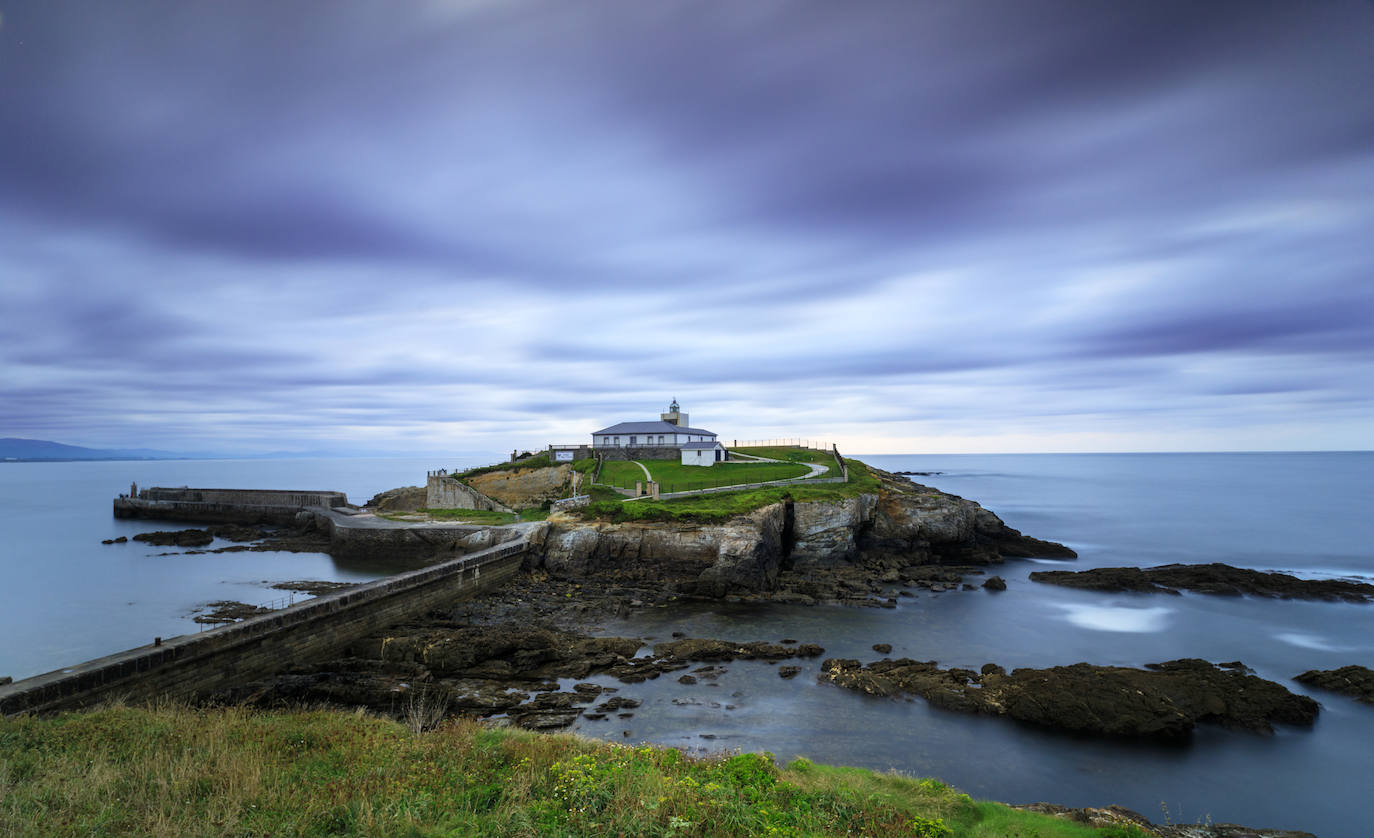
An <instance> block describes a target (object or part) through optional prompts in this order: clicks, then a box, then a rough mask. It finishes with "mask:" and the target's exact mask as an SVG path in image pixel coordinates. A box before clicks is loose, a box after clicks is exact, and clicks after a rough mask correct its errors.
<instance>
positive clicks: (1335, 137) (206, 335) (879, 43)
mask: <svg viewBox="0 0 1374 838" xmlns="http://www.w3.org/2000/svg"><path fill="white" fill-rule="evenodd" d="M0 15H3V18H0V436H19V437H33V438H42V439H53V440H57V441H61V442H67V443H72V444H81V445H93V446H149V447H159V448H170V449H178V450H207V449H211V450H219V451H233V452H254V451H266V450H280V449H289V450H295V449H329V450H340V451H371V452H380V451H396V452H401V451H426V452H428V451H436V450H439V451H485V450H490V451H501V450H509V449H510V448H511V447H513V446H516V445H519V446H521V447H530V446H535V445H543V444H545V443H547V442H567V441H580V440H584V439H586V438H587V433H588V432H589V431H590V430H592V429H593V428H596V427H600V426H603V425H608V424H611V423H613V422H617V421H621V420H627V419H646V418H655V417H656V415H657V413H658V412H659V411H661V410H662V409H664V407H665V406H666V403H667V402H668V401H669V400H670V399H672V398H674V397H676V398H677V399H678V400H679V401H681V402H682V404H683V409H684V410H687V411H688V412H689V413H690V414H691V416H692V421H693V424H695V425H699V426H703V427H707V428H710V429H712V430H715V431H717V432H719V433H720V434H721V435H722V437H723V438H725V439H727V440H730V439H734V438H751V437H764V436H783V435H788V436H808V437H812V438H822V439H831V440H834V441H836V442H838V443H839V444H840V446H841V449H842V450H848V451H851V452H891V453H896V452H936V451H940V452H944V451H973V452H983V451H1118V450H1122V451H1131V450H1237V449H1239V450H1246V449H1351V448H1360V449H1365V448H1370V447H1371V445H1370V438H1371V428H1374V421H1372V420H1374V410H1372V409H1371V408H1374V4H1371V3H1370V2H1368V0H1345V2H1340V0H1330V1H1329V2H1320V3H1313V2H1301V1H1300V0H1293V2H1258V0H1240V2H1218V0H1209V2H1206V3H1198V2H1195V0H1183V2H1161V0H1138V1H1137V2H1131V1H1130V0H1122V1H1118V2H1100V0H1082V2H1060V1H1059V0H1056V1H1055V2H1025V0H1005V2H982V1H981V0H980V2H967V3H949V2H917V1H916V0H894V2H880V0H873V2H861V3H835V2H814V3H808V2H775V1H774V0H751V2H748V3H740V2H719V3H711V2H699V0H693V1H692V2H685V1H684V2H674V0H655V1H654V2H645V0H619V1H618V2H617V1H612V0H583V2H577V3H569V2H564V0H547V2H533V1H531V2H524V1H523V0H500V2H496V1H495V0H493V2H482V0H411V1H410V2H373V1H372V0H369V1H368V2H362V1H361V0H359V1H358V2H353V0H348V1H347V2H344V0H318V2H292V3H281V2H277V1H276V0H271V2H258V0H236V2H234V3H222V2H185V1H184V0H180V1H179V2H171V1H170V0H164V2H145V0H122V2H117V3H116V2H109V0H89V1H88V2H80V1H79V0H61V2H57V1H56V0H54V1H53V2H43V1H42V0H18V2H15V0H0Z"/></svg>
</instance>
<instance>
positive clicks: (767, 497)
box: [585, 460, 880, 523]
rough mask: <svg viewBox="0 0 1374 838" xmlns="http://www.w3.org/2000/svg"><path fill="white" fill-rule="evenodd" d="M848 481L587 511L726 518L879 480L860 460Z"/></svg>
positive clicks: (864, 488) (848, 493)
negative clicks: (790, 500)
mask: <svg viewBox="0 0 1374 838" xmlns="http://www.w3.org/2000/svg"><path fill="white" fill-rule="evenodd" d="M848 462H849V482H848V483H820V484H813V485H807V484H805V483H800V484H796V483H794V484H791V485H787V486H774V487H769V488H763V489H747V490H744V491H739V492H718V493H715V492H713V493H711V494H706V495H697V496H694V497H686V498H672V499H670V500H659V501H646V500H636V501H633V502H631V503H621V502H620V501H619V500H598V501H593V502H592V503H591V504H588V506H587V508H586V512H585V514H587V515H589V516H591V517H597V518H603V519H606V520H612V521H697V522H703V523H711V522H719V521H725V520H727V519H729V518H732V517H734V516H736V515H744V514H746V513H749V512H752V511H754V510H755V509H759V508H761V507H764V506H767V505H768V504H770V503H777V502H779V501H781V500H782V499H783V498H787V497H790V498H792V499H793V500H797V501H823V500H841V499H844V498H851V497H854V496H855V495H858V494H860V493H862V492H876V491H878V487H879V485H880V484H879V482H878V479H877V478H876V477H874V476H873V475H871V474H869V472H868V468H867V467H866V466H865V465H864V464H863V463H861V462H859V461H858V460H849V461H848Z"/></svg>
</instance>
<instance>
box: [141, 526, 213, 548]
mask: <svg viewBox="0 0 1374 838" xmlns="http://www.w3.org/2000/svg"><path fill="white" fill-rule="evenodd" d="M214 540H215V537H214V535H212V534H211V533H210V531H209V530H194V529H192V530H157V531H155V532H141V533H139V534H138V535H136V536H134V541H141V542H143V543H144V544H152V545H154V546H156V547H204V546H205V545H207V544H209V543H210V542H212V541H214Z"/></svg>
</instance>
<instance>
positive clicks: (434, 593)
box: [0, 539, 529, 715]
mask: <svg viewBox="0 0 1374 838" xmlns="http://www.w3.org/2000/svg"><path fill="white" fill-rule="evenodd" d="M528 549H529V543H528V542H527V541H525V540H523V539H521V540H518V541H514V542H510V543H507V544H502V545H499V546H497V547H493V548H491V549H489V550H486V551H483V552H481V553H475V554H472V555H469V556H464V557H461V558H458V559H453V560H450V561H447V562H443V563H441V564H436V565H433V566H431V567H427V568H423V569H421V570H415V571H411V572H409V573H401V574H398V575H396V576H390V577H387V578H386V579H379V580H377V581H376V582H369V583H367V584H364V585H359V586H358V587H356V588H351V589H349V590H346V591H339V592H337V593H333V594H326V595H325V596H321V597H316V598H315V599H310V600H306V601H305V602H302V603H299V604H297V605H293V606H291V607H290V608H286V609H283V610H281V611H274V612H272V613H271V614H266V615H264V616H261V617H254V618H252V619H248V620H244V621H243V622H240V623H234V624H232V625H228V626H224V627H222V628H218V629H214V630H212V631H207V632H203V633H201V634H189V635H183V636H181V637H174V638H171V639H169V640H166V641H164V642H163V643H162V644H161V645H149V646H142V647H139V648H137V649H130V650H129V651H126V652H120V653H118V654H114V655H109V656H107V657H103V658H97V659H96V660H93V661H88V662H86V663H83V664H78V665H76V666H73V667H69V668H66V669H61V670H57V671H55V672H49V673H46V674H44V675H37V676H34V677H33V678H26V679H24V680H22V681H16V682H15V683H13V684H9V685H6V686H0V713H3V714H5V715H12V714H15V713H25V712H52V711H56V710H65V709H74V708H78V707H82V706H87V705H90V704H93V703H98V702H100V701H104V700H108V699H116V698H119V699H124V700H127V701H133V702H143V701H149V700H152V699H155V698H161V697H169V698H174V699H183V698H185V699H189V698H194V697H196V696H199V695H206V694H209V693H213V692H215V691H217V690H220V689H224V688H227V687H230V686H234V685H238V684H242V683H244V682H246V681H251V680H254V679H258V678H263V677H266V676H268V675H271V674H273V673H275V672H278V671H280V670H282V669H284V668H285V667H287V666H288V665H289V664H291V663H293V662H297V661H308V660H314V659H319V658H322V657H325V656H327V655H329V654H332V653H334V652H337V651H338V650H339V649H342V648H343V647H345V646H347V645H348V644H349V643H351V642H353V641H354V640H356V639H357V638H359V637H363V636H366V635H368V634H370V633H372V632H375V631H380V630H382V629H384V628H386V627H388V626H392V625H395V624H397V623H399V622H402V621H404V620H406V619H407V618H409V617H412V616H414V615H416V614H422V613H424V612H426V611H429V610H431V609H433V608H436V607H440V606H443V605H447V604H449V603H451V602H453V601H455V600H457V599H464V598H466V597H469V596H472V595H473V594H475V593H477V592H478V591H483V590H486V589H489V588H491V587H494V586H496V585H498V584H500V583H501V582H503V581H504V580H505V579H507V578H508V577H510V576H511V575H512V574H514V573H515V572H516V571H517V570H518V569H519V567H520V563H521V561H522V558H523V556H524V554H525V552H526V551H527V550H528Z"/></svg>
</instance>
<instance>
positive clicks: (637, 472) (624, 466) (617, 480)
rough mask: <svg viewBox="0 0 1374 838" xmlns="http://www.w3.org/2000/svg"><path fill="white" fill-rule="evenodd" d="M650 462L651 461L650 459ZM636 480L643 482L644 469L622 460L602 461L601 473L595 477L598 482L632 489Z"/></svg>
mask: <svg viewBox="0 0 1374 838" xmlns="http://www.w3.org/2000/svg"><path fill="white" fill-rule="evenodd" d="M650 463H653V461H652V460H650ZM636 480H638V481H640V482H641V483H642V482H644V480H645V477H644V469H642V468H640V467H639V466H637V465H635V464H634V463H632V462H626V461H624V460H608V461H606V462H605V463H602V465H601V475H600V477H598V478H597V481H598V482H600V483H605V484H606V485H608V486H619V487H620V488H622V489H633V488H634V487H635V481H636Z"/></svg>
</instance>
